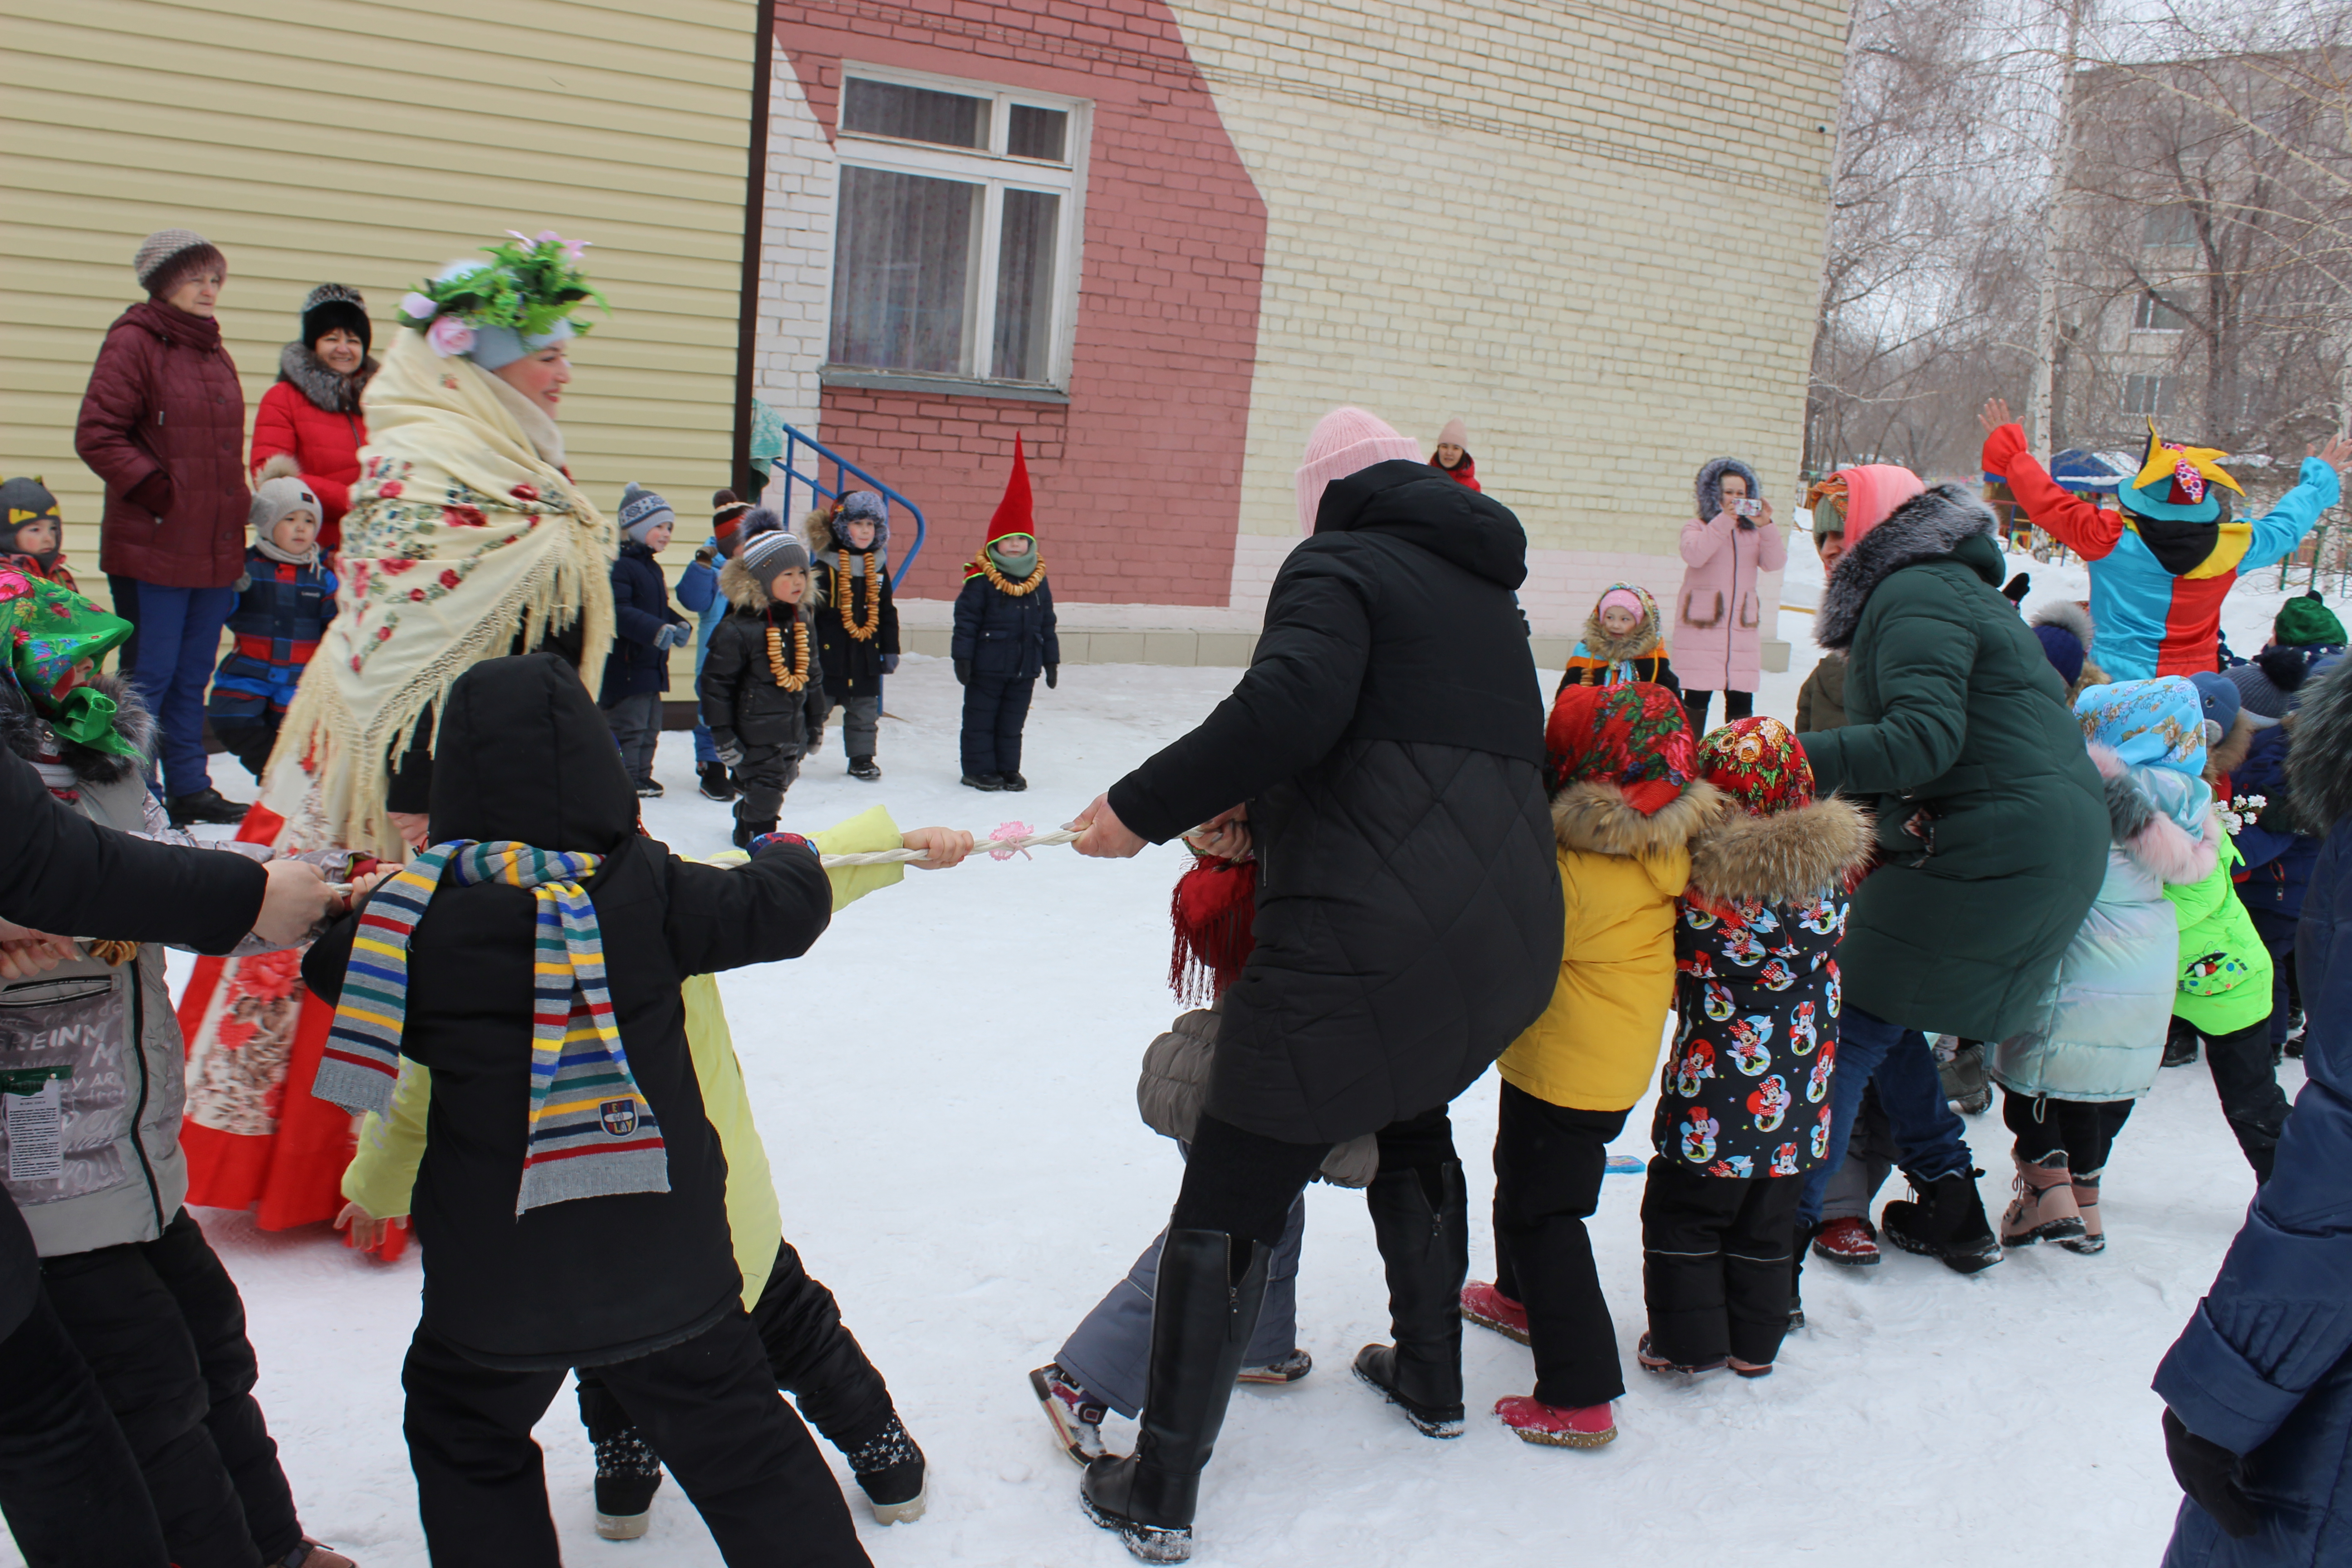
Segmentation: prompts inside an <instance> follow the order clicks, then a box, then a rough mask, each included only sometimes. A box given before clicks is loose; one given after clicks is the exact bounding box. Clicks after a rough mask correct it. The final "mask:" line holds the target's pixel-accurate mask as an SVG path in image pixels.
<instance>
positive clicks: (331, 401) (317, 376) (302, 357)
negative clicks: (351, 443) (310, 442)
mask: <svg viewBox="0 0 2352 1568" xmlns="http://www.w3.org/2000/svg"><path fill="white" fill-rule="evenodd" d="M375 373H376V361H375V356H374V355H373V354H362V355H361V356H360V368H359V369H358V370H356V371H353V372H352V374H349V375H344V374H341V373H340V372H337V371H331V370H329V369H328V368H327V363H326V362H325V361H324V360H322V359H320V357H319V356H318V355H317V354H315V353H311V352H310V345H309V344H308V343H305V342H302V341H301V340H300V339H299V338H298V339H296V340H295V341H294V342H290V343H288V344H287V345H286V346H285V347H284V348H282V349H280V350H278V380H280V381H286V382H291V383H293V384H294V390H295V391H297V392H299V393H300V394H301V395H303V396H305V397H307V398H309V399H310V401H311V403H313V404H314V405H317V406H319V407H320V408H323V409H325V410H326V411H327V412H328V413H330V414H357V413H358V412H359V411H360V394H361V393H362V392H365V391H366V390H367V384H368V383H369V382H370V381H372V380H373V379H374V378H375Z"/></svg>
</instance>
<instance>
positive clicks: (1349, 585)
mask: <svg viewBox="0 0 2352 1568" xmlns="http://www.w3.org/2000/svg"><path fill="white" fill-rule="evenodd" d="M1298 479H1299V487H1298V488H1299V511H1300V521H1301V524H1302V526H1304V527H1306V528H1307V529H1308V530H1309V531H1310V532H1311V533H1312V534H1313V537H1312V538H1310V539H1308V540H1307V542H1305V543H1303V544H1301V545H1300V546H1299V547H1298V548H1297V550H1295V551H1293V552H1291V555H1290V558H1289V560H1288V561H1287V562H1286V563H1284V565H1283V568H1282V571H1281V573H1280V574H1279V575H1278V576H1277V577H1276V579H1275V584H1274V591H1273V595H1272V596H1271V598H1270V599H1269V600H1268V602H1267V605H1266V612H1265V631H1264V632H1263V633H1262V634H1261V636H1260V637H1259V639H1258V645H1257V653H1256V657H1255V659H1254V661H1253V662H1252V664H1251V666H1250V669H1249V672H1248V674H1246V675H1245V676H1244V677H1243V678H1242V681H1241V684H1240V685H1239V686H1237V687H1236V688H1235V689H1234V693H1233V695H1232V696H1231V697H1229V698H1227V699H1226V700H1224V702H1223V703H1222V704H1221V705H1220V706H1219V707H1218V708H1217V710H1216V711H1215V712H1213V713H1212V714H1211V715H1210V716H1209V718H1208V719H1207V721H1204V722H1203V723H1202V725H1201V726H1200V727H1199V728H1198V729H1196V730H1194V731H1192V733H1191V734H1189V735H1187V736H1185V737H1184V738H1183V739H1181V740H1180V741H1178V742H1175V743H1174V744H1173V745H1171V746H1169V747H1168V748H1167V749H1166V750H1164V751H1162V752H1160V754H1159V755H1157V756H1155V757H1153V758H1152V759H1151V760H1150V761H1149V762H1147V763H1144V764H1143V766H1141V767H1140V768H1138V769H1137V770H1136V771H1135V772H1134V773H1129V775H1128V776H1127V777H1126V778H1124V779H1122V780H1120V781H1119V782H1118V784H1114V785H1113V786H1112V787H1111V789H1110V792H1109V793H1108V795H1107V796H1106V797H1105V798H1104V799H1103V800H1101V801H1097V803H1096V805H1094V806H1093V807H1091V808H1089V811H1088V814H1087V820H1089V821H1091V823H1092V824H1093V830H1092V831H1091V832H1090V833H1089V835H1088V837H1087V840H1086V841H1084V842H1082V843H1081V844H1080V846H1079V847H1080V848H1081V849H1082V850H1085V851H1087V852H1089V853H1095V854H1121V853H1128V854H1131V853H1133V852H1134V851H1135V849H1136V848H1139V847H1140V844H1141V841H1143V840H1150V841H1152V842H1165V841H1166V840H1168V839H1170V838H1172V837H1177V836H1178V835H1180V834H1182V833H1184V832H1186V831H1187V830H1188V829H1190V828H1192V826H1194V825H1195V824H1198V823H1201V822H1202V821H1204V820H1206V819H1210V818H1216V817H1220V816H1224V815H1229V814H1230V813H1231V810H1232V808H1234V807H1235V806H1236V805H1242V806H1245V807H1246V808H1247V814H1248V826H1249V828H1250V829H1251V832H1252V834H1253V835H1254V837H1255V847H1256V852H1257V856H1258V861H1259V866H1260V881H1259V886H1258V894H1257V918H1256V923H1255V932H1256V939H1257V945H1256V948H1255V952H1253V953H1252V954H1251V957H1250V960H1249V963H1248V964H1247V966H1246V967H1245V968H1244V970H1243V972H1242V975H1241V978H1240V979H1239V980H1238V981H1236V982H1235V983H1234V985H1233V987H1232V988H1231V989H1230V990H1229V991H1227V993H1226V994H1225V1001H1224V1020H1223V1029H1222V1031H1221V1032H1220V1034H1219V1036H1218V1039H1217V1047H1216V1059H1215V1064H1214V1067H1213V1069H1212V1075H1211V1081H1210V1089H1209V1100H1208V1106H1207V1110H1205V1112H1204V1113H1203V1114H1202V1118H1201V1121H1200V1126H1199V1131H1198V1135H1197V1138H1196V1141H1195V1142H1194V1143H1193V1146H1192V1158H1191V1161H1190V1163H1188V1164H1187V1166H1186V1168H1185V1173H1184V1184H1183V1189H1182V1193H1181V1195H1180V1196H1179V1197H1178V1199H1177V1202H1176V1211H1175V1214H1174V1215H1173V1217H1172V1218H1171V1221H1170V1230H1169V1236H1168V1243H1167V1247H1166V1248H1165V1251H1164V1253H1163V1255H1162V1258H1161V1261H1160V1279H1159V1291H1158V1296H1157V1301H1156V1309H1155V1315H1154V1318H1153V1321H1152V1346H1151V1363H1150V1394H1149V1396H1148V1398H1147V1402H1146V1407H1145V1410H1144V1415H1143V1419H1142V1432H1141V1436H1140V1438H1139V1443H1138V1447H1137V1449H1136V1454H1135V1457H1134V1458H1131V1459H1108V1458H1106V1459H1102V1460H1097V1462H1096V1463H1095V1464H1094V1465H1093V1466H1091V1467H1090V1468H1089V1469H1088V1471H1087V1480H1086V1487H1085V1500H1086V1506H1087V1510H1088V1511H1089V1512H1090V1513H1092V1514H1093V1516H1094V1518H1095V1520H1096V1522H1097V1523H1099V1524H1102V1525H1104V1526H1105V1527H1106V1528H1109V1529H1115V1530H1117V1531H1119V1533H1120V1534H1121V1535H1122V1536H1123V1537H1124V1538H1125V1539H1126V1540H1127V1542H1128V1544H1129V1549H1130V1550H1132V1551H1135V1552H1137V1553H1138V1555H1145V1554H1146V1553H1148V1552H1169V1551H1171V1550H1177V1549H1179V1547H1180V1543H1181V1542H1184V1541H1187V1540H1188V1539H1189V1537H1190V1534H1191V1525H1192V1509H1193V1502H1194V1499H1195V1496H1196V1494H1197V1490H1198V1484H1199V1476H1200V1470H1201V1468H1202V1464H1203V1463H1204V1462H1205V1461H1206V1459H1207V1458H1208V1454H1209V1449H1210V1446H1211V1444H1212V1443H1213V1440H1214V1439H1215V1436H1216V1433H1217V1428H1218V1426H1219V1424H1220V1423H1221V1422H1222V1421H1223V1416H1224V1405H1225V1400H1226V1397H1227V1396H1228V1395H1229V1394H1230V1392H1231V1390H1232V1387H1233V1381H1234V1372H1235V1370H1236V1368H1237V1366H1238V1358H1239V1357H1240V1355H1241V1354H1242V1352H1243V1350H1244V1346H1245V1345H1246V1344H1247V1343H1248V1341H1249V1339H1250V1331H1251V1328H1252V1326H1253V1325H1254V1322H1255V1317H1256V1313H1257V1309H1258V1306H1259V1303H1260V1300H1261V1297H1262V1294H1263V1290H1264V1285H1265V1270H1266V1260H1267V1258H1268V1255H1269V1248H1270V1247H1272V1246H1273V1245H1274V1244H1275V1242H1276V1239H1277V1238H1278V1237H1280V1235H1281V1232H1282V1227H1283V1222H1284V1218H1285V1216H1286V1214H1287V1213H1288V1210H1289V1208H1290V1205H1291V1202H1292V1200H1293V1199H1295V1198H1296V1197H1297V1194H1298V1193H1299V1192H1300V1190H1301V1189H1302V1188H1303V1187H1304V1186H1305V1184H1306V1183H1307V1179H1308V1178H1309V1177H1310V1176H1312V1175H1313V1174H1314V1173H1315V1171H1316V1168H1317V1167H1318V1165H1319V1164H1320V1163H1322V1161H1323V1158H1324V1156H1325V1155H1326V1154H1328V1152H1330V1150H1331V1148H1332V1147H1333V1145H1335V1144H1337V1143H1340V1142H1346V1141H1347V1140H1349V1139H1351V1138H1354V1137H1357V1136H1360V1135H1361V1134H1364V1133H1377V1134H1378V1135H1379V1142H1380V1174H1379V1176H1378V1177H1377V1178H1376V1179H1375V1180H1374V1181H1373V1183H1372V1184H1371V1185H1370V1187H1369V1188H1368V1189H1367V1191H1366V1197H1367V1200H1368V1202H1369V1204H1370V1208H1371V1211H1372V1223H1373V1229H1374V1233H1375V1235H1376V1237H1377V1238H1378V1240H1379V1243H1380V1247H1381V1258H1382V1259H1383V1261H1384V1262H1385V1264H1386V1266H1387V1271H1388V1282H1389V1303H1390V1315H1391V1324H1392V1328H1393V1330H1394V1333H1395V1339H1396V1343H1395V1344H1394V1346H1393V1347H1391V1346H1387V1345H1379V1346H1369V1347H1367V1348H1366V1350H1365V1352H1364V1353H1363V1354H1362V1355H1361V1356H1360V1357H1359V1358H1358V1360H1357V1363H1356V1370H1357V1373H1358V1374H1359V1375H1360V1376H1361V1377H1363V1378H1364V1379H1365V1381H1366V1382H1368V1383H1370V1384H1373V1385H1374V1386H1375V1387H1377V1388H1379V1389H1380V1390H1381V1392H1382V1393H1383V1394H1386V1395H1387V1396H1388V1397H1389V1398H1390V1399H1391V1401H1392V1402H1393V1403H1395V1404H1397V1405H1400V1406H1401V1407H1402V1410H1403V1411H1404V1413H1405V1415H1406V1416H1407V1417H1408V1418H1409V1419H1410V1420H1412V1423H1413V1424H1414V1425H1415V1426H1418V1427H1419V1428H1420V1429H1421V1430H1423V1432H1425V1433H1427V1434H1429V1435H1430V1436H1454V1435H1456V1434H1458V1433H1459V1432H1460V1430H1461V1427H1462V1363H1461V1353H1462V1342H1461V1334H1462V1320H1461V1316H1460V1312H1459V1310H1458V1306H1457V1297H1458V1296H1459V1293H1460V1291H1461V1289H1462V1281H1463V1276H1464V1274H1465V1271H1466V1269H1467V1267H1468V1259H1469V1251H1468V1248H1469V1237H1468V1223H1467V1222H1468V1212H1467V1195H1466V1190H1465V1186H1464V1183H1463V1177H1462V1166H1461V1163H1460V1161H1459V1160H1458V1159H1457V1158H1456V1157H1455V1154H1454V1140H1453V1133H1452V1129H1451V1127H1450V1125H1449V1123H1448V1122H1447V1120H1446V1113H1445V1108H1446V1104H1447V1102H1448V1101H1449V1100H1452V1099H1453V1098H1454V1096H1455V1095H1457V1094H1459V1093H1461V1092H1462V1090H1463V1089H1465V1088H1467V1087H1468V1086H1469V1085H1470V1084H1471V1083H1472V1082H1473V1081H1474V1080H1475V1079H1477V1078H1478V1076H1479V1075H1480V1074H1482V1073H1484V1072H1485V1071H1486V1068H1487V1067H1488V1066H1489V1065H1490V1064H1491V1063H1492V1062H1493V1061H1494V1059H1495V1058H1496V1057H1497V1056H1499V1055H1501V1054H1502V1051H1503V1049H1504V1047H1507V1046H1508V1045H1509V1044H1510V1043H1511V1041H1512V1040H1513V1039H1514V1038H1515V1037H1517V1035H1518V1034H1519V1033H1520V1031H1522V1030H1523V1029H1525V1028H1526V1027H1527V1026H1528V1025H1529V1024H1531V1023H1533V1022H1534V1021H1535V1019H1536V1018H1537V1016H1539V1015H1540V1014H1541V1013H1542V1012H1543V1010H1544V1005H1545V1004H1546V1002H1547V1001H1548V1000H1549V997H1550V994H1551V991H1552V985H1553V983H1554V980H1555V978H1556V976H1557V973H1558V971H1559V951H1560V941H1561V928H1562V924H1563V920H1564V910H1563V906H1562V903H1561V898H1560V888H1559V870H1558V868H1557V864H1556V862H1555V859H1554V857H1553V854H1552V830H1551V817H1550V812H1549V805H1548V804H1547V802H1546V799H1545V795H1544V789H1543V782H1542V779H1541V777H1540V763H1541V762H1542V759H1543V725H1544V708H1543V697H1542V692H1541V690H1540V689H1539V688H1538V685H1537V682H1536V673H1535V660H1534V658H1533V657H1532V655H1531V654H1530V652H1529V650H1528V634H1527V624H1526V621H1525V619H1524V618H1523V617H1522V616H1521V615H1520V613H1519V609H1518V605H1517V599H1516V597H1515V595H1514V591H1515V590H1516V589H1517V587H1518V585H1519V584H1520V583H1521V582H1523V581H1524V580H1525V579H1526V576H1527V537H1526V534H1525V533H1524V532H1523V531H1521V529H1520V527H1519V522H1518V520H1517V518H1516V517H1514V516H1512V515H1511V513H1510V512H1509V510H1507V509H1506V508H1504V507H1503V506H1502V505H1501V504H1500V503H1498V502H1496V501H1495V500H1490V499H1488V498H1486V497H1485V496H1482V495H1480V494H1478V493H1477V492H1475V491H1474V490H1471V489H1465V487H1463V486H1461V485H1458V484H1456V483H1454V480H1452V479H1448V478H1446V477H1445V476H1444V474H1442V473H1437V472H1434V471H1433V470H1432V469H1431V468H1429V467H1428V466H1427V465H1426V464H1424V463H1423V462H1422V461H1421V460H1420V453H1419V451H1418V449H1417V448H1416V447H1414V446H1413V444H1412V442H1411V441H1409V440H1407V439H1405V438H1404V437H1402V436H1399V435H1398V434H1397V433H1396V432H1395V431H1394V430H1392V429H1391V428H1390V427H1389V426H1387V425H1385V424H1383V423H1382V422H1381V421H1380V420H1379V419H1377V418H1374V417H1373V416H1371V415H1369V414H1367V413H1365V412H1364V411H1362V410H1361V409H1355V408H1343V409H1339V410H1337V411H1335V412H1334V413H1332V414H1330V415H1328V416H1325V418H1324V419H1323V421H1322V422H1321V423H1320V424H1319V425H1318V426H1317V427H1316V430H1315V434H1314V436H1313V437H1311V438H1310V440H1309V442H1308V444H1307V463H1306V465H1305V466H1304V467H1302V468H1300V469H1299V471H1298ZM1229 1316H1232V1317H1238V1318H1239V1319H1240V1320H1242V1321H1239V1322H1236V1323H1234V1325H1233V1326H1232V1327H1231V1330H1230V1331H1227V1330H1226V1329H1225V1328H1224V1327H1223V1326H1222V1325H1223V1324H1225V1322H1226V1320H1227V1319H1228V1317H1229Z"/></svg>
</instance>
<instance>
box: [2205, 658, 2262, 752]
mask: <svg viewBox="0 0 2352 1568" xmlns="http://www.w3.org/2000/svg"><path fill="white" fill-rule="evenodd" d="M2189 682H2190V684H2192V685H2194V686H2195V687H2196V688H2197V696H2198V699H2199V700H2200V702H2202V703H2203V704H2204V710H2205V721H2206V722H2207V723H2208V724H2211V725H2214V726H2215V728H2213V729H2210V730H2208V731H2206V732H2205V738H2206V740H2207V741H2208V742H2218V741H2220V740H2221V737H2222V736H2224V735H2226V734H2228V733H2229V732H2230V726H2231V725H2232V724H2235V723H2236V722H2237V721H2238V712H2239V710H2240V709H2241V708H2242V707H2243V706H2244V703H2243V701H2242V700H2241V699H2240V697H2239V696H2238V683H2237V682H2236V681H2234V680H2231V679H2230V678H2229V677H2228V676H2226V675H2223V674H2221V672H2220V671H2218V670H2211V669H2200V670H2199V671H2198V672H2197V673H2196V674H2194V675H2192V676H2190V677H2189ZM2249 722H2251V723H2252V725H2253V726H2254V728H2255V729H2257V730H2267V729H2269V728H2270V727H2271V726H2272V725H2273V724H2275V723H2277V722H2278V721H2277V720H2275V719H2263V718H2255V719H2252V720H2250V721H2249Z"/></svg>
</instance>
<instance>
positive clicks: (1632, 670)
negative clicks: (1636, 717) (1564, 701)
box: [1559, 583, 1683, 695]
mask: <svg viewBox="0 0 2352 1568" xmlns="http://www.w3.org/2000/svg"><path fill="white" fill-rule="evenodd" d="M1623 680H1646V681H1649V682H1651V683H1652V684H1653V685H1656V686H1663V687H1664V688H1665V689H1667V690H1669V691H1672V692H1675V693H1676V694H1677V695H1679V694H1680V693H1681V691H1682V689H1683V685H1682V682H1681V681H1679V680H1677V679H1675V668H1674V666H1673V665H1671V664H1669V663H1667V662H1666V638H1665V633H1664V630H1663V628H1662V624H1661V623H1660V621H1659V619H1658V602H1657V601H1656V600H1655V599H1654V598H1652V597H1651V596H1650V591H1649V590H1648V589H1647V588H1644V587H1642V586H1640V585H1638V584H1633V583H1612V584H1609V586H1608V587H1607V588H1605V589H1603V590H1601V598H1600V600H1599V602H1597V603H1596V604H1594V605H1593V606H1592V613H1591V615H1589V616H1585V617H1584V635H1583V637H1580V639H1578V641H1577V645H1576V647H1575V648H1574V650H1572V651H1571V652H1570V654H1569V656H1568V668H1566V669H1564V670H1562V671H1561V672H1560V677H1559V684H1560V686H1561V687H1562V688H1563V689H1564V688H1567V687H1570V686H1613V685H1615V684H1616V683H1618V682H1619V681H1623Z"/></svg>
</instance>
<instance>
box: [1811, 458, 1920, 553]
mask: <svg viewBox="0 0 2352 1568" xmlns="http://www.w3.org/2000/svg"><path fill="white" fill-rule="evenodd" d="M1830 477H1831V478H1832V479H1843V480H1844V481H1845V547H1846V548H1847V549H1848V550H1852V549H1853V547H1854V546H1855V545H1857V544H1859V543H1861V542H1862V536H1863V535H1864V534H1865V533H1868V532H1869V531H1871V530H1872V529H1874V528H1876V527H1877V526H1878V525H1879V524H1880V523H1882V522H1885V521H1886V520H1887V519H1888V518H1889V517H1890V516H1892V515H1894V511H1895V508H1896V507H1898V506H1901V505H1902V504H1903V503H1904V502H1905V501H1906V500H1910V499H1911V498H1912V497H1913V496H1916V495H1919V494H1922V493H1924V492H1925V491H1926V490H1927V484H1926V482H1925V481H1924V480H1922V479H1920V478H1919V476H1918V475H1916V474H1915V473H1913V472H1912V471H1911V470H1910V469H1908V468H1898V467H1897V466H1896V465H1895V464H1893V463H1864V464H1863V465H1862V466H1861V467H1860V468H1840V469H1839V470H1838V471H1837V472H1836V473H1834V474H1832V475H1831V476H1830Z"/></svg>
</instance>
